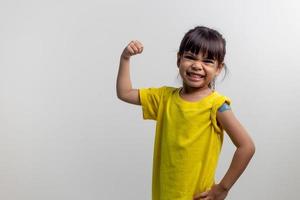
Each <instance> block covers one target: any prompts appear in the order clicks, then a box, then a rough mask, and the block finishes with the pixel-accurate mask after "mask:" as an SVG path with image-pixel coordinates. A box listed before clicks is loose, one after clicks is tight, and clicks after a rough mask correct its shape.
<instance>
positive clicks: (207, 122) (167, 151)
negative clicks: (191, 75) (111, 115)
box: [139, 87, 231, 200]
mask: <svg viewBox="0 0 300 200" xmlns="http://www.w3.org/2000/svg"><path fill="white" fill-rule="evenodd" d="M179 90H180V88H173V87H161V88H142V89H139V95H140V101H141V105H142V110H143V118H144V119H153V120H156V121H157V122H156V134H155V143H154V154H153V176H152V200H192V199H193V196H194V194H196V193H197V194H198V193H201V192H204V191H207V190H209V189H210V188H211V186H213V185H214V184H215V180H214V176H215V170H216V167H217V162H218V158H219V154H220V151H221V147H222V143H223V129H222V127H220V126H219V124H218V123H217V119H216V114H217V109H218V108H219V107H220V106H221V105H222V104H223V103H225V102H226V103H227V104H229V105H230V103H231V101H230V99H229V98H227V97H225V96H223V95H221V94H219V93H218V92H216V91H214V92H212V93H211V94H210V95H208V96H206V97H204V98H202V99H200V100H199V101H197V102H189V101H186V100H184V99H182V98H181V97H180V96H179Z"/></svg>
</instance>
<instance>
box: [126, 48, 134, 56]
mask: <svg viewBox="0 0 300 200" xmlns="http://www.w3.org/2000/svg"><path fill="white" fill-rule="evenodd" d="M127 51H128V53H129V54H130V55H131V56H132V55H134V54H135V53H134V50H133V49H132V47H131V46H128V47H127Z"/></svg>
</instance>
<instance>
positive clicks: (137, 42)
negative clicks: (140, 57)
mask: <svg viewBox="0 0 300 200" xmlns="http://www.w3.org/2000/svg"><path fill="white" fill-rule="evenodd" d="M134 42H135V45H136V46H137V48H138V49H139V52H140V53H141V52H142V51H143V49H144V47H143V44H142V43H141V42H140V41H138V40H135V41H134Z"/></svg>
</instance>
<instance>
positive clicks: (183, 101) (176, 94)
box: [175, 87, 216, 105]
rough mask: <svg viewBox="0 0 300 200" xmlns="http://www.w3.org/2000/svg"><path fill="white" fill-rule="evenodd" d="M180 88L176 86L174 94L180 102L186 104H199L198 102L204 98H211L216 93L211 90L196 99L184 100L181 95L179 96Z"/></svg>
mask: <svg viewBox="0 0 300 200" xmlns="http://www.w3.org/2000/svg"><path fill="white" fill-rule="evenodd" d="M181 90H182V87H180V88H177V90H176V93H175V96H176V99H177V100H178V101H179V102H180V103H182V104H187V105H195V104H199V103H202V102H204V101H205V100H207V99H209V98H211V97H212V96H214V95H215V94H216V91H215V90H213V91H212V92H211V93H210V94H208V95H206V96H205V97H202V98H201V99H199V100H197V101H188V100H185V99H183V98H182V97H181V96H180V94H179V93H180V91H181Z"/></svg>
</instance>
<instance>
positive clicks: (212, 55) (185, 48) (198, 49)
mask: <svg viewBox="0 0 300 200" xmlns="http://www.w3.org/2000/svg"><path fill="white" fill-rule="evenodd" d="M189 51H190V52H191V53H193V54H196V55H198V54H199V53H201V55H202V56H203V57H205V58H208V59H213V60H217V61H218V62H219V63H222V62H223V60H224V56H225V42H223V41H222V39H221V40H220V37H218V36H217V35H215V34H212V33H210V32H207V31H201V32H198V31H195V32H190V33H187V34H186V37H184V38H183V40H182V42H181V45H180V48H179V53H180V54H181V55H182V54H183V53H184V52H189Z"/></svg>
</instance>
